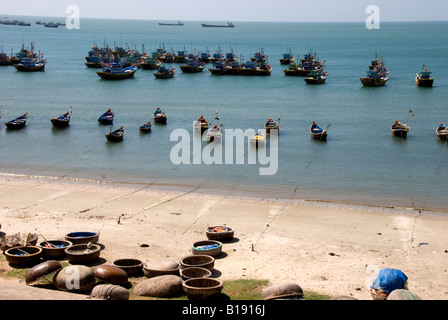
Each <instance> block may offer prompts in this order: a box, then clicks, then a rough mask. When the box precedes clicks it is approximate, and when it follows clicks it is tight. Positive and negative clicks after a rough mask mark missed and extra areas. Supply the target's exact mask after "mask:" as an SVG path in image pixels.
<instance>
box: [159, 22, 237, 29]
mask: <svg viewBox="0 0 448 320" xmlns="http://www.w3.org/2000/svg"><path fill="white" fill-rule="evenodd" d="M159 25H160V26H179V27H181V26H183V25H184V24H183V23H182V22H180V21H177V22H176V23H169V22H159ZM201 26H202V27H203V28H234V27H235V25H234V24H233V23H232V22H227V23H226V24H208V23H201Z"/></svg>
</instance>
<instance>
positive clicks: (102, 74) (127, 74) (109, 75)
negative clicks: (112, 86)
mask: <svg viewBox="0 0 448 320" xmlns="http://www.w3.org/2000/svg"><path fill="white" fill-rule="evenodd" d="M136 71H137V70H133V71H129V72H124V73H110V72H103V71H99V72H97V74H98V76H99V77H100V78H101V79H106V80H123V79H127V78H132V77H134V74H135V72H136Z"/></svg>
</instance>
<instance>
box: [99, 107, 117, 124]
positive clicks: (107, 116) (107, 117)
mask: <svg viewBox="0 0 448 320" xmlns="http://www.w3.org/2000/svg"><path fill="white" fill-rule="evenodd" d="M98 122H99V123H100V124H105V125H111V124H112V123H113V122H114V113H113V112H112V111H111V110H110V109H109V110H107V111H106V112H104V113H103V114H102V115H101V116H100V117H99V118H98Z"/></svg>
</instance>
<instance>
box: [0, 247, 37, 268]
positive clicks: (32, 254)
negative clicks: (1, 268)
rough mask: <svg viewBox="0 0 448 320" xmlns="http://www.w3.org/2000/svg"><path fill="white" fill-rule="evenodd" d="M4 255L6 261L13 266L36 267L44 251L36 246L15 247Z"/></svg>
mask: <svg viewBox="0 0 448 320" xmlns="http://www.w3.org/2000/svg"><path fill="white" fill-rule="evenodd" d="M25 252H26V253H25ZM4 254H5V256H6V260H7V261H8V262H9V263H10V264H12V265H17V266H25V265H35V264H38V263H39V262H40V257H41V254H42V249H41V248H39V247H35V246H26V247H13V248H9V249H8V250H6V251H5V252H4ZM21 254H24V255H21Z"/></svg>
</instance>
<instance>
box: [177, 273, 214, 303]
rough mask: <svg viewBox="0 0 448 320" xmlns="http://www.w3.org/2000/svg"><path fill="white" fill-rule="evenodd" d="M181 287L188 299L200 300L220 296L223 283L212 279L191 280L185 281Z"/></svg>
mask: <svg viewBox="0 0 448 320" xmlns="http://www.w3.org/2000/svg"><path fill="white" fill-rule="evenodd" d="M182 287H183V289H184V292H185V294H186V295H187V297H188V298H189V299H194V300H201V299H207V298H212V297H215V296H217V295H218V294H220V293H221V291H222V288H223V282H222V281H221V280H219V279H213V278H192V279H188V280H185V281H184V282H183V283H182Z"/></svg>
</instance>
